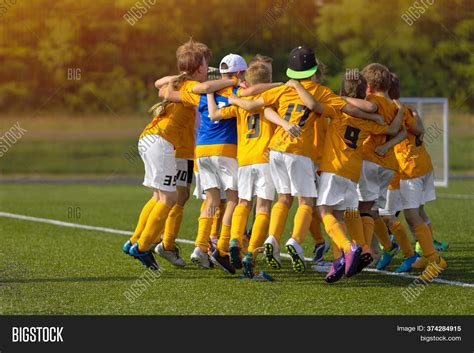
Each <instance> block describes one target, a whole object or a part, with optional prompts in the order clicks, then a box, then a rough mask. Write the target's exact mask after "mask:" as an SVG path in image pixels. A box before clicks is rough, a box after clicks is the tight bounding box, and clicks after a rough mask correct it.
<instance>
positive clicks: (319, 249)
mask: <svg viewBox="0 0 474 353" xmlns="http://www.w3.org/2000/svg"><path fill="white" fill-rule="evenodd" d="M328 250H329V244H328V243H326V242H324V243H322V244H317V245H315V246H314V250H313V262H314V263H315V264H317V263H318V262H320V261H322V259H323V257H324V254H325V253H326V252H327V251H328Z"/></svg>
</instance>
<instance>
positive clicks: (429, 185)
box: [400, 171, 436, 210]
mask: <svg viewBox="0 0 474 353" xmlns="http://www.w3.org/2000/svg"><path fill="white" fill-rule="evenodd" d="M400 193H401V196H402V197H401V198H402V206H403V209H404V210H407V209H410V208H419V207H420V206H421V205H424V204H425V203H427V202H429V201H433V200H436V192H435V186H434V173H433V172H432V171H431V172H429V173H426V174H425V175H423V176H421V177H417V178H413V179H401V180H400Z"/></svg>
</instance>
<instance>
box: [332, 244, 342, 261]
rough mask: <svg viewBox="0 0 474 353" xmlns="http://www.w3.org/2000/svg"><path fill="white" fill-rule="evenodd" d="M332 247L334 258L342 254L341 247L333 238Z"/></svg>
mask: <svg viewBox="0 0 474 353" xmlns="http://www.w3.org/2000/svg"><path fill="white" fill-rule="evenodd" d="M331 248H332V257H333V258H334V260H336V259H338V258H340V257H341V256H342V252H341V249H339V247H338V246H337V244H336V243H335V242H334V241H333V240H331Z"/></svg>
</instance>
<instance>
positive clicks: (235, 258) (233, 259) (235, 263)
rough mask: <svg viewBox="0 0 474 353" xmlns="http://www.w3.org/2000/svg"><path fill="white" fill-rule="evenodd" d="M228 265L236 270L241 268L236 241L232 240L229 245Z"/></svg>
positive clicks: (238, 247)
mask: <svg viewBox="0 0 474 353" xmlns="http://www.w3.org/2000/svg"><path fill="white" fill-rule="evenodd" d="M229 254H230V263H231V264H232V267H234V268H236V269H241V268H242V259H241V258H240V246H239V242H238V240H237V239H232V240H231V241H230V245H229Z"/></svg>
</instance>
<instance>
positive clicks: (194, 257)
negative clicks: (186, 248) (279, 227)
mask: <svg viewBox="0 0 474 353" xmlns="http://www.w3.org/2000/svg"><path fill="white" fill-rule="evenodd" d="M191 261H192V263H193V264H195V265H196V266H198V267H200V268H210V267H211V263H210V261H209V255H208V254H207V253H206V252H204V251H202V250H201V248H199V247H195V248H194V251H193V253H192V254H191Z"/></svg>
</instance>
